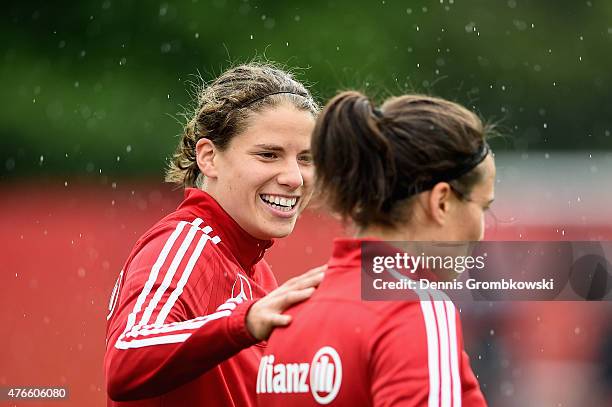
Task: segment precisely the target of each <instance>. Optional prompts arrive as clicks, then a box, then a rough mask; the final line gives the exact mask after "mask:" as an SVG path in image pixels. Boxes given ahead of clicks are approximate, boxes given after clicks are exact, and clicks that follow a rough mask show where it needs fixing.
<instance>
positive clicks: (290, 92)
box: [240, 90, 307, 109]
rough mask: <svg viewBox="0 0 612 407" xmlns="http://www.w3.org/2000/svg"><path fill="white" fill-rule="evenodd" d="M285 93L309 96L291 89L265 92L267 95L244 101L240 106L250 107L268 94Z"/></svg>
mask: <svg viewBox="0 0 612 407" xmlns="http://www.w3.org/2000/svg"><path fill="white" fill-rule="evenodd" d="M283 93H287V94H290V95H296V96H301V97H303V98H305V97H307V96H305V95H302V94H301V93H296V92H292V91H290V90H279V91H278V92H272V93H267V94H265V95H263V96H260V97H258V98H255V99H253V100H249V101H248V102H245V103H243V104H242V105H241V106H240V108H241V109H242V108H245V107H249V106H251V105H252V104H253V103H255V102H259V101H260V100H262V99H264V98H267V97H268V96H273V95H280V94H283Z"/></svg>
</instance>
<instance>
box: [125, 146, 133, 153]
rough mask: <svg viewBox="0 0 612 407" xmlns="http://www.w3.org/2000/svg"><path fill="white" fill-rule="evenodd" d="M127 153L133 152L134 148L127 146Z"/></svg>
mask: <svg viewBox="0 0 612 407" xmlns="http://www.w3.org/2000/svg"><path fill="white" fill-rule="evenodd" d="M125 151H127V152H128V153H129V152H131V151H132V146H131V145H130V144H128V145H127V147H125Z"/></svg>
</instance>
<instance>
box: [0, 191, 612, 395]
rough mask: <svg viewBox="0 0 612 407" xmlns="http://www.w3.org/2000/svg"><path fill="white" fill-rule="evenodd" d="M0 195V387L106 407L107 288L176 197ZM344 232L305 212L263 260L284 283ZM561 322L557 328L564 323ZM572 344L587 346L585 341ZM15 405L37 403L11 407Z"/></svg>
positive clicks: (505, 233) (505, 235) (510, 235)
mask: <svg viewBox="0 0 612 407" xmlns="http://www.w3.org/2000/svg"><path fill="white" fill-rule="evenodd" d="M1 196H2V198H1V200H0V213H1V214H2V215H1V216H2V228H1V230H0V247H1V248H2V249H1V262H0V264H1V267H2V268H1V274H0V284H1V287H2V291H1V294H2V295H1V296H0V317H1V321H2V328H1V329H2V335H1V337H0V344H1V346H0V386H67V387H68V388H69V391H70V398H69V400H68V401H66V402H55V403H52V404H53V405H58V404H61V405H70V406H85V405H104V403H105V392H104V385H103V369H102V359H103V354H104V347H105V343H104V334H105V323H106V313H107V306H108V300H109V295H110V292H111V290H112V287H113V284H114V282H115V280H116V278H117V276H118V273H119V271H120V270H121V267H122V266H123V262H124V261H125V259H126V258H127V256H128V254H129V252H130V251H131V248H132V246H133V244H134V243H135V242H136V240H137V239H138V238H139V237H140V235H141V234H142V233H143V232H144V231H146V230H147V229H148V228H149V227H150V226H151V225H153V224H154V223H155V222H156V221H157V220H159V219H160V218H161V217H162V216H164V215H165V214H167V213H169V212H170V211H172V210H173V209H174V208H175V207H176V206H177V204H178V203H179V202H180V200H181V198H182V191H176V190H174V191H173V190H171V189H170V188H169V187H168V186H165V185H158V184H151V183H148V184H147V183H142V182H134V183H131V184H130V183H129V182H127V181H123V182H122V183H120V184H119V185H115V186H113V185H112V184H105V185H87V184H81V185H76V186H75V185H70V184H69V185H67V186H65V185H64V182H63V181H52V182H49V181H46V182H41V183H39V184H37V185H33V184H29V185H18V184H14V185H9V184H4V185H3V186H2V191H1ZM342 233H343V228H342V227H341V226H340V225H339V223H338V222H337V221H335V220H333V219H332V218H330V217H329V216H327V215H322V214H321V213H317V212H307V213H306V214H304V215H303V216H302V218H301V219H300V221H299V222H298V225H297V228H296V230H295V231H294V233H293V234H292V235H291V236H290V237H289V238H286V239H281V240H279V241H277V242H276V243H275V245H274V246H273V248H272V249H271V250H270V251H269V252H268V254H267V255H266V258H267V260H268V262H269V263H270V264H271V266H272V268H273V270H274V272H275V273H276V275H277V278H278V280H279V282H282V281H284V280H286V279H287V278H289V277H291V276H293V275H295V274H299V273H301V272H303V271H305V270H307V269H309V268H311V267H314V266H316V265H319V264H322V263H324V262H325V261H326V259H327V257H328V256H329V254H330V252H331V242H332V240H333V237H335V236H338V235H341V234H342ZM611 237H612V227H609V226H589V227H586V226H564V227H563V228H562V232H561V231H560V229H559V227H558V226H551V225H520V224H510V225H507V224H503V225H498V226H497V227H496V228H493V229H489V231H488V234H487V238H488V239H495V240H521V239H525V240H587V239H598V240H599V239H601V240H603V239H610V238H611ZM559 306H560V305H558V304H545V305H543V304H542V305H530V306H529V307H528V308H529V310H530V311H531V312H533V311H534V309H535V308H537V307H540V308H542V309H543V310H548V311H547V314H548V315H550V312H553V313H554V311H551V310H553V309H556V310H559ZM586 306H588V304H581V305H580V308H584V307H586ZM580 308H577V307H575V306H571V309H574V310H576V309H580ZM568 309H569V308H568ZM583 314H584V313H581V315H580V316H576V318H583V316H584V315H583ZM597 315H599V314H598V313H595V316H594V318H598V316H597ZM464 318H465V317H464ZM467 318H468V319H469V316H467ZM568 318H570V317H569V316H568ZM568 318H565V320H564V321H565V322H562V323H565V324H568V323H569V324H571V320H572V319H571V318H570V319H569V321H570V322H568ZM551 319H552V318H548V320H547V322H548V323H549V324H551V325H549V326H548V328H547V329H546V332H545V333H544V334H543V335H542V333H541V332H537V330H534V335H538V336H534V337H532V340H531V342H530V341H529V340H527V341H526V342H525V343H526V344H529V345H528V346H529V349H537V348H538V344H541V342H542V341H544V340H545V337H549V336H550V332H551V329H552V330H553V331H554V326H555V321H552V322H551ZM559 323H561V319H560V321H559ZM551 326H552V328H551ZM595 335H596V334H595V333H594V334H593V336H595ZM540 336H541V337H540ZM534 338H535V339H534ZM581 340H582V339H581ZM534 341H535V343H534ZM561 342H563V340H562V341H561ZM583 342H584V341H583ZM579 345H580V346H579V348H580V349H590V348H589V345H588V343H587V344H586V345H585V344H584V343H582V342H581V343H580V344H579ZM575 347H576V343H573V342H571V341H570V342H568V343H567V346H565V348H567V349H566V350H563V349H562V350H557V351H556V353H554V354H553V355H552V356H551V357H565V356H567V352H570V350H568V349H574V348H575ZM591 348H592V347H591ZM529 354H530V353H529V352H527V353H526V355H529ZM589 355H590V354H588V353H586V354H585V355H580V356H581V357H589ZM0 404H2V405H9V404H10V405H14V404H15V403H9V402H0ZM22 404H24V405H35V404H36V402H28V403H26V402H18V403H17V405H22Z"/></svg>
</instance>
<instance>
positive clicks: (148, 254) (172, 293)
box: [104, 189, 277, 407]
mask: <svg viewBox="0 0 612 407" xmlns="http://www.w3.org/2000/svg"><path fill="white" fill-rule="evenodd" d="M271 244H272V242H271V241H262V240H258V239H255V238H253V237H252V236H251V235H249V234H248V233H246V232H245V231H244V230H243V229H242V228H240V226H238V224H237V223H236V222H235V221H234V220H233V219H232V218H231V217H230V216H229V215H228V214H227V213H226V212H225V211H224V210H223V209H222V208H221V207H220V206H219V204H217V202H216V201H215V200H214V199H213V198H212V197H211V196H210V195H208V194H207V193H205V192H203V191H201V190H198V189H187V190H186V191H185V200H184V201H183V202H182V203H181V205H180V206H179V207H178V209H177V210H176V211H175V212H173V213H172V214H170V215H168V216H167V217H165V218H164V219H162V220H161V221H160V222H159V223H157V224H156V225H155V226H153V227H152V228H151V229H150V230H149V231H148V232H147V233H145V235H144V236H143V237H141V238H140V240H139V241H138V242H137V243H136V246H135V247H134V249H133V250H132V253H131V254H130V256H129V258H128V260H127V262H126V264H125V266H124V268H123V271H122V272H121V274H120V275H119V278H118V280H117V283H116V284H115V288H114V290H113V293H112V295H111V300H110V304H109V314H108V317H107V319H108V325H107V330H106V355H105V358H104V367H105V371H106V387H107V391H108V396H109V400H108V405H109V406H118V407H119V406H120V407H126V406H156V407H157V406H204V405H207V406H210V405H224V406H252V405H254V404H255V394H254V388H255V379H256V375H257V367H258V363H259V360H260V359H261V354H262V350H263V347H262V345H256V343H257V342H258V341H257V340H256V339H254V338H253V337H252V336H251V335H250V333H249V332H248V330H247V328H246V321H245V318H246V313H247V311H248V309H249V307H250V306H251V305H252V303H253V300H255V299H257V298H260V297H262V296H264V295H265V294H266V293H267V292H269V291H270V290H272V289H274V288H275V287H276V286H277V284H276V280H275V278H274V276H273V274H272V272H271V270H270V268H269V267H268V265H267V264H266V263H265V261H263V260H261V259H262V257H263V254H264V251H265V250H266V249H267V248H268V247H270V246H271ZM113 400H114V401H113ZM130 400H139V401H130Z"/></svg>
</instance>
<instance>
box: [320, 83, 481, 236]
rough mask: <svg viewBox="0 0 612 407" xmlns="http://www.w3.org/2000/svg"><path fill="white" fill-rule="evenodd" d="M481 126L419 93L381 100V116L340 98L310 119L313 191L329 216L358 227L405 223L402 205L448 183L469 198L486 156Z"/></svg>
mask: <svg viewBox="0 0 612 407" xmlns="http://www.w3.org/2000/svg"><path fill="white" fill-rule="evenodd" d="M490 131H491V128H489V127H487V126H484V125H483V124H482V122H481V120H480V119H479V118H478V116H476V115H475V114H474V113H472V112H470V111H469V110H467V109H466V108H464V107H463V106H460V105H458V104H456V103H453V102H450V101H447V100H444V99H439V98H435V97H430V96H423V95H404V96H400V97H394V98H390V99H388V100H387V101H386V102H385V103H384V104H383V105H382V110H380V109H378V108H376V107H374V106H373V105H372V104H371V103H370V101H369V100H368V98H367V97H366V96H364V95H363V94H361V93H359V92H355V91H347V92H342V93H340V94H339V95H337V96H336V97H334V98H333V99H332V100H331V101H330V102H329V103H328V104H327V106H325V108H324V109H323V112H322V113H321V115H320V116H319V118H318V120H317V124H316V126H315V130H314V134H313V138H312V153H313V160H314V164H315V166H316V171H317V173H316V189H317V193H318V194H319V195H320V197H321V198H323V200H324V201H325V202H326V203H327V204H328V205H329V206H330V208H331V209H332V211H334V212H336V213H338V214H340V215H341V216H342V217H343V218H344V219H347V218H348V219H351V220H353V221H354V222H355V223H356V224H357V225H358V226H360V227H367V226H369V225H372V224H375V225H380V226H385V227H394V226H396V225H398V223H399V222H402V221H405V220H406V219H405V216H406V211H405V208H406V206H405V205H403V204H401V203H407V201H408V200H409V199H411V198H412V197H414V196H415V195H417V194H418V193H420V192H423V191H426V190H428V189H431V188H432V187H433V186H434V185H435V184H437V183H438V182H449V183H450V184H451V185H452V187H453V189H454V190H455V191H457V192H458V193H459V196H460V199H469V195H470V193H471V191H472V188H473V187H474V185H476V183H478V182H479V181H480V180H481V179H482V176H483V174H481V170H480V169H479V168H480V167H478V166H477V164H478V163H480V162H481V161H482V160H483V159H484V157H486V156H487V155H488V154H489V149H488V145H487V144H486V142H485V134H486V133H489V132H490Z"/></svg>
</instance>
